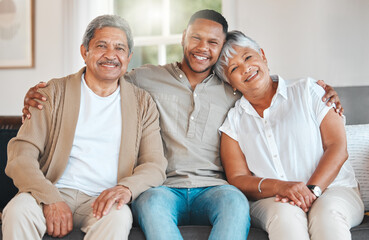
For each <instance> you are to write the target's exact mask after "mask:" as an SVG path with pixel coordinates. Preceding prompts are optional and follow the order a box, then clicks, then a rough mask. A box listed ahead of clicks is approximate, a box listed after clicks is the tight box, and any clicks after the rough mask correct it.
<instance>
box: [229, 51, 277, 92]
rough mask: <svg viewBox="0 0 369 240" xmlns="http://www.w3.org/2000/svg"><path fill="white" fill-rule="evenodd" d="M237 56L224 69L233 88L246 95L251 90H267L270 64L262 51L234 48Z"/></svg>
mask: <svg viewBox="0 0 369 240" xmlns="http://www.w3.org/2000/svg"><path fill="white" fill-rule="evenodd" d="M233 48H234V50H236V52H237V53H236V54H235V55H233V58H230V59H229V63H228V65H227V66H225V67H224V73H225V76H226V77H227V78H228V80H229V83H230V84H231V86H232V87H233V88H236V89H237V90H238V91H240V92H241V93H243V94H245V93H246V92H248V91H250V90H255V89H256V90H258V89H259V90H262V89H263V88H264V89H265V86H266V85H267V84H270V76H269V69H268V62H267V59H266V57H265V55H264V51H263V50H262V49H261V53H258V52H257V51H255V50H254V49H252V48H249V47H239V46H233Z"/></svg>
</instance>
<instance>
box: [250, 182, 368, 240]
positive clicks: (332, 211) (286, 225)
mask: <svg viewBox="0 0 369 240" xmlns="http://www.w3.org/2000/svg"><path fill="white" fill-rule="evenodd" d="M250 215H251V222H252V224H253V225H254V226H258V227H260V228H262V229H264V230H265V231H266V232H268V234H269V239H270V240H281V239H283V240H287V239H299V240H300V239H301V240H303V239H312V240H340V239H345V240H350V239H351V233H350V228H351V227H354V226H357V225H359V224H360V223H361V221H362V219H363V216H364V204H363V202H362V200H361V198H360V193H359V191H358V189H356V188H347V187H332V188H328V189H326V190H325V191H324V193H323V194H322V196H320V197H319V198H318V199H316V200H315V202H314V203H313V205H312V207H311V208H310V211H309V212H308V213H305V212H304V211H302V209H301V208H299V207H297V206H293V205H291V204H289V203H281V202H275V201H274V198H266V199H261V200H258V201H256V202H252V203H251V206H250Z"/></svg>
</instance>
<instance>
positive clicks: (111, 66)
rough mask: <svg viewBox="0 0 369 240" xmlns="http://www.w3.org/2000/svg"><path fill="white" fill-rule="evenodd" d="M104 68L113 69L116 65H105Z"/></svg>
mask: <svg viewBox="0 0 369 240" xmlns="http://www.w3.org/2000/svg"><path fill="white" fill-rule="evenodd" d="M103 66H104V67H110V68H113V67H115V65H106V64H103Z"/></svg>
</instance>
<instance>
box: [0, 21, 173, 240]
mask: <svg viewBox="0 0 369 240" xmlns="http://www.w3.org/2000/svg"><path fill="white" fill-rule="evenodd" d="M132 47H133V40H132V35H131V30H130V28H129V25H128V23H127V22H126V21H125V20H124V19H122V18H120V17H118V16H111V15H104V16H100V17H97V18H95V19H94V20H93V21H92V22H91V23H90V24H89V26H88V27H87V30H86V32H85V35H84V38H83V44H82V45H81V55H82V57H83V59H84V61H85V63H86V67H85V68H83V69H81V70H80V71H79V72H78V73H76V74H72V75H69V76H67V77H64V78H61V79H53V80H51V81H50V82H49V83H48V87H46V88H44V89H42V90H40V91H41V92H42V94H43V95H45V96H47V98H48V100H49V101H48V102H47V104H45V105H44V109H43V110H42V111H38V110H35V111H33V110H31V112H32V111H33V112H32V114H33V118H32V119H30V120H26V121H25V123H24V124H23V126H22V127H21V129H20V130H19V133H18V135H17V137H15V138H14V139H12V140H11V141H10V142H9V146H8V155H9V160H8V164H7V167H6V173H7V174H8V176H10V177H11V178H12V179H13V181H14V184H15V185H16V186H17V188H18V189H19V194H18V195H17V196H15V197H14V198H13V199H12V200H11V201H10V202H9V203H8V205H7V206H6V208H5V210H4V215H3V225H2V227H3V235H4V239H41V238H42V237H43V235H44V234H45V232H47V233H48V234H49V235H52V236H53V237H63V236H65V235H66V234H68V233H69V232H70V231H71V230H72V228H73V226H75V227H80V228H81V230H82V231H83V232H85V233H86V235H85V239H127V238H128V234H129V231H130V228H131V226H132V213H131V211H130V209H129V207H128V206H127V203H129V202H130V201H132V200H134V199H135V198H137V196H139V195H140V194H141V193H142V192H143V191H145V190H147V189H149V188H150V187H154V186H158V185H160V184H162V182H163V181H164V180H165V169H166V166H167V161H166V159H165V157H164V153H163V146H162V140H161V136H160V128H159V114H158V111H157V108H156V105H155V103H154V101H153V99H152V98H151V97H150V95H149V94H148V93H146V92H145V91H144V90H142V89H139V88H137V87H135V86H134V85H132V84H130V83H128V82H126V81H125V80H124V78H123V77H122V76H123V74H124V73H125V72H126V70H127V66H128V63H129V61H130V59H131V56H132Z"/></svg>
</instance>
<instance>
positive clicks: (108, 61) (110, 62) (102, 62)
mask: <svg viewBox="0 0 369 240" xmlns="http://www.w3.org/2000/svg"><path fill="white" fill-rule="evenodd" d="M97 63H98V64H112V65H115V66H120V62H118V61H114V60H104V61H98V62H97Z"/></svg>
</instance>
